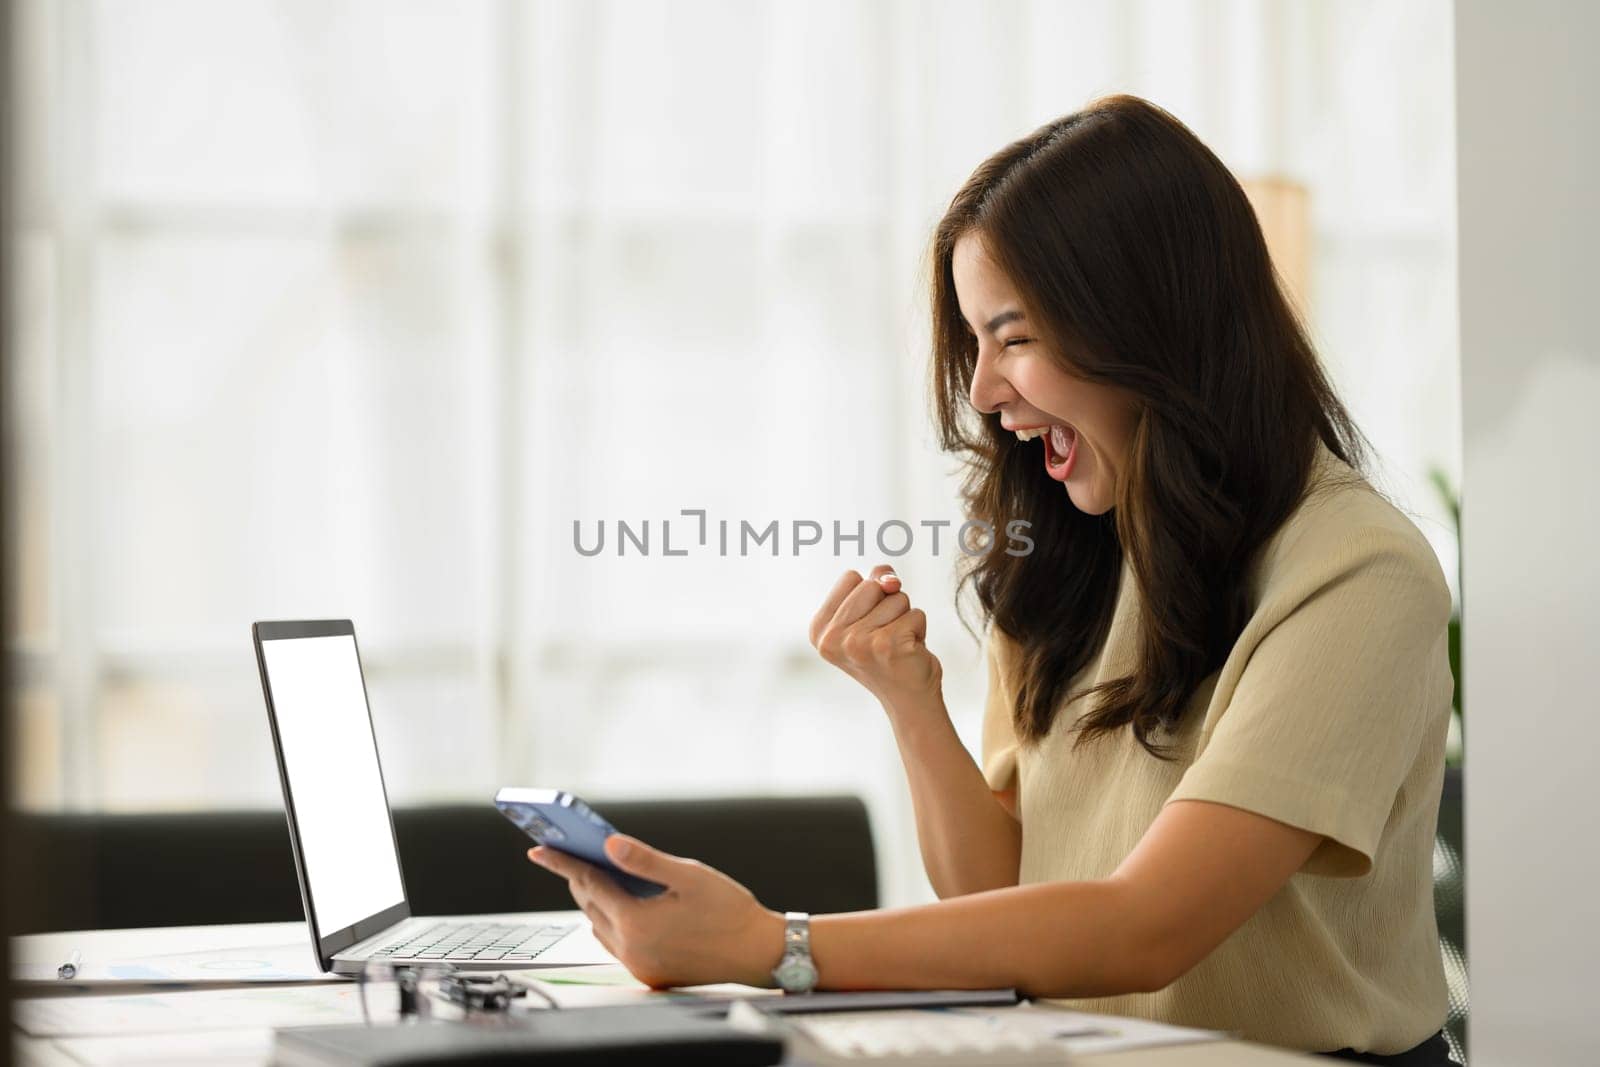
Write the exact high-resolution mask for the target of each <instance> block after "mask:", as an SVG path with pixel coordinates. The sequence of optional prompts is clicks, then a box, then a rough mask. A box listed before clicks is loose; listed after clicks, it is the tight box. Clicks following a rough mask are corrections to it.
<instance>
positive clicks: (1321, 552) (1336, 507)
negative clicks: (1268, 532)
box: [1255, 446, 1450, 626]
mask: <svg viewBox="0 0 1600 1067" xmlns="http://www.w3.org/2000/svg"><path fill="white" fill-rule="evenodd" d="M1351 579H1356V580H1358V581H1360V580H1362V579H1366V580H1377V581H1380V582H1388V583H1390V584H1392V585H1393V587H1394V588H1395V590H1396V593H1397V595H1399V594H1401V593H1403V594H1404V595H1405V596H1406V597H1407V598H1409V599H1412V600H1416V599H1417V598H1419V597H1420V598H1421V600H1422V601H1423V602H1422V603H1419V604H1415V605H1413V606H1414V607H1416V608H1418V609H1420V610H1421V613H1422V615H1423V616H1424V617H1428V618H1431V617H1432V616H1435V615H1437V616H1438V620H1439V623H1440V625H1441V626H1442V625H1443V623H1444V620H1445V619H1447V618H1448V617H1449V613H1450V589H1449V585H1448V584H1447V583H1446V581H1445V577H1444V571H1443V570H1442V569H1441V568H1440V566H1439V558H1438V556H1437V554H1436V553H1435V552H1434V550H1433V546H1432V545H1430V544H1429V543H1428V539H1427V538H1426V537H1424V536H1423V534H1422V531H1421V530H1419V529H1418V528H1417V524H1416V523H1415V522H1413V521H1412V520H1411V519H1410V517H1408V516H1407V515H1406V514H1405V512H1403V511H1401V510H1400V509H1399V508H1398V507H1396V506H1395V505H1394V504H1393V503H1391V502H1390V501H1389V500H1388V499H1387V498H1386V497H1384V495H1383V494H1382V493H1380V492H1379V491H1378V490H1377V489H1376V488H1374V487H1373V485H1372V484H1371V483H1370V482H1369V481H1368V480H1367V479H1366V478H1365V477H1364V476H1363V475H1362V474H1361V473H1360V472H1359V471H1357V470H1355V469H1353V468H1352V467H1350V465H1349V464H1347V463H1345V462H1344V461H1343V460H1341V459H1339V458H1338V457H1337V456H1335V455H1334V454H1333V453H1332V452H1330V451H1328V449H1327V448H1326V447H1325V446H1319V447H1318V455H1317V459H1316V462H1315V464H1314V466H1313V470H1312V476H1311V479H1310V482H1309V484H1308V486H1307V490H1306V494H1305V496H1304V497H1303V498H1302V499H1301V502H1300V504H1299V506H1298V507H1297V508H1296V509H1295V510H1294V512H1292V513H1291V514H1290V516H1289V518H1288V519H1287V520H1285V522H1284V524H1283V526H1282V527H1281V528H1280V529H1279V530H1278V532H1277V533H1276V534H1275V535H1274V536H1273V537H1272V538H1271V539H1270V540H1269V541H1268V542H1267V544H1266V545H1265V546H1264V547H1263V550H1262V554H1261V559H1260V563H1259V565H1258V567H1257V575H1256V583H1255V584H1256V592H1257V596H1258V602H1259V603H1260V605H1261V606H1262V607H1263V608H1266V607H1268V606H1269V605H1270V604H1272V603H1273V602H1278V606H1279V607H1288V606H1291V605H1290V604H1288V603H1284V602H1285V601H1289V602H1299V601H1303V600H1305V599H1307V598H1309V597H1311V596H1314V595H1318V594H1331V595H1338V591H1339V587H1340V585H1341V583H1348V582H1349V581H1350V580H1351Z"/></svg>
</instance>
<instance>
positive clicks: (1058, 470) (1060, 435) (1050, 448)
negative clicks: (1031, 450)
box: [1016, 422, 1078, 482]
mask: <svg viewBox="0 0 1600 1067" xmlns="http://www.w3.org/2000/svg"><path fill="white" fill-rule="evenodd" d="M1016 434H1017V440H1019V441H1031V440H1033V439H1034V438H1035V437H1042V438H1044V470H1045V473H1046V474H1048V475H1050V477H1052V478H1054V479H1055V480H1056V481H1058V482H1064V481H1066V480H1067V478H1068V476H1070V475H1071V474H1072V468H1073V465H1074V464H1075V462H1076V461H1077V458H1078V431H1077V430H1076V429H1074V428H1073V427H1071V426H1068V425H1067V424H1066V423H1060V422H1058V423H1054V424H1052V425H1050V426H1032V427H1029V428H1028V429H1025V430H1017V431H1016Z"/></svg>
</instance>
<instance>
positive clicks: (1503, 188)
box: [1456, 0, 1600, 1067]
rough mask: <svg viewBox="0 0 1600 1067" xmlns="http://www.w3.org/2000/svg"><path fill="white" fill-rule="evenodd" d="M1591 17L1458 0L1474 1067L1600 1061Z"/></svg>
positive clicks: (1554, 0) (1596, 129)
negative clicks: (1599, 1023) (1597, 1017)
mask: <svg viewBox="0 0 1600 1067" xmlns="http://www.w3.org/2000/svg"><path fill="white" fill-rule="evenodd" d="M1596 49H1600V4H1594V3H1590V2H1588V0H1569V2H1564V3H1563V2H1560V0H1539V2H1533V3H1529V2H1522V3H1517V4H1507V3H1504V2H1502V0H1459V2H1458V4H1457V12H1456V79H1457V89H1458V111H1457V126H1458V135H1459V146H1458V165H1459V168H1460V175H1459V186H1458V196H1459V209H1460V255H1461V360H1462V374H1461V384H1462V404H1463V420H1462V422H1463V434H1464V437H1465V449H1464V458H1465V464H1464V468H1465V471H1464V479H1465V481H1464V498H1463V503H1464V515H1463V527H1464V534H1463V539H1464V547H1465V577H1464V579H1463V586H1464V590H1463V591H1464V596H1465V609H1466V616H1465V625H1464V637H1465V642H1466V644H1465V655H1464V660H1465V663H1466V678H1465V698H1466V724H1467V725H1466V738H1467V754H1466V766H1467V775H1466V788H1467V794H1466V804H1467V813H1466V834H1467V865H1468V883H1467V947H1468V955H1469V959H1470V968H1471V976H1472V987H1473V988H1472V993H1473V1004H1472V1015H1471V1024H1470V1025H1471V1031H1470V1034H1469V1046H1470V1051H1471V1056H1472V1062H1473V1065H1474V1067H1497V1065H1500V1064H1516V1065H1521V1064H1545V1065H1560V1064H1580V1063H1582V1064H1592V1063H1595V1062H1597V1061H1600V1052H1597V1051H1596V1047H1597V1044H1600V1034H1597V1031H1596V1029H1595V1026H1594V1022H1593V1013H1594V1010H1595V1009H1594V997H1595V994H1596V992H1597V991H1600V977H1597V975H1600V908H1597V907H1596V903H1595V901H1596V898H1597V889H1600V850H1597V848H1596V839H1595V838H1596V826H1597V819H1596V811H1595V809H1596V801H1595V787H1594V770H1595V767H1596V766H1597V764H1600V759H1597V754H1600V714H1597V712H1600V698H1597V693H1600V560H1597V557H1596V552H1595V549H1596V544H1597V541H1600V537H1597V528H1600V479H1597V477H1596V473H1595V469H1594V467H1595V456H1596V455H1597V454H1600V433H1597V431H1596V426H1597V425H1600V422H1597V418H1600V410H1597V409H1600V312H1597V307H1600V304H1597V299H1596V294H1595V292H1594V288H1595V285H1594V283H1595V279H1596V270H1595V262H1594V259H1595V256H1596V254H1597V253H1600V204H1597V200H1596V197H1595V193H1594V191H1595V189H1596V187H1597V181H1600V118H1597V116H1596V114H1595V107H1594V101H1595V100H1597V99H1600V66H1597V65H1596V64H1595V63H1594V61H1593V53H1594V52H1595V51H1596Z"/></svg>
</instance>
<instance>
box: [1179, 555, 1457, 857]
mask: <svg viewBox="0 0 1600 1067" xmlns="http://www.w3.org/2000/svg"><path fill="white" fill-rule="evenodd" d="M1329 555H1331V557H1332V558H1329V556H1324V558H1323V559H1322V560H1320V561H1319V562H1318V564H1317V565H1316V567H1315V568H1313V569H1312V570H1311V572H1310V573H1311V574H1312V576H1311V577H1310V578H1309V579H1308V580H1305V581H1303V582H1302V584H1301V587H1300V588H1299V589H1296V590H1293V591H1292V593H1291V594H1290V595H1289V596H1288V597H1286V598H1285V599H1283V600H1281V601H1280V602H1279V603H1278V604H1277V605H1275V607H1274V610H1273V611H1272V612H1271V613H1270V616H1269V619H1268V621H1267V623H1266V625H1267V629H1266V630H1265V632H1264V633H1263V634H1260V635H1259V638H1258V640H1256V642H1255V644H1254V647H1253V648H1251V649H1250V650H1249V652H1248V659H1246V660H1245V662H1244V665H1243V669H1242V672H1240V673H1238V675H1237V681H1236V683H1235V684H1234V686H1233V688H1232V695H1231V698H1229V699H1228V702H1227V704H1226V706H1225V707H1224V708H1222V710H1221V711H1220V712H1218V711H1216V710H1215V708H1214V707H1213V709H1212V710H1211V711H1210V712H1209V714H1210V715H1212V716H1213V717H1214V721H1213V722H1208V723H1207V724H1206V725H1207V729H1208V730H1209V733H1210V736H1209V738H1203V740H1202V745H1203V747H1202V748H1201V751H1200V752H1199V754H1198V755H1197V757H1196V759H1195V761H1194V763H1193V764H1192V765H1191V766H1190V767H1189V768H1188V770H1187V771H1186V772H1185V774H1184V776H1183V778H1182V780H1181V781H1180V782H1179V783H1178V786H1177V788H1176V789H1175V790H1174V791H1173V793H1172V795H1171V796H1170V797H1169V798H1168V802H1169V803H1170V802H1171V801H1173V800H1208V801H1213V802H1216V803H1220V804H1227V805H1229V806H1231V807H1237V808H1243V809H1245V810H1247V811H1253V812H1256V813H1257V814H1260V815H1265V816H1267V817H1268V818H1271V819H1276V820H1278V821H1279V822H1284V823H1288V824H1289V825H1291V826H1298V827H1300V828H1301V829H1305V830H1310V831H1312V832H1314V833H1317V834H1320V835H1322V836H1323V837H1324V838H1326V840H1325V841H1324V842H1323V844H1322V845H1321V846H1320V847H1319V848H1318V849H1317V851H1316V852H1314V853H1313V854H1312V856H1311V859H1310V860H1308V861H1307V862H1306V864H1305V866H1304V867H1303V868H1302V870H1303V871H1304V872H1305V873H1308V874H1320V875H1329V876H1334V877H1351V878H1354V877H1361V876H1362V875H1365V874H1366V873H1367V872H1368V871H1370V870H1371V869H1372V859H1373V856H1374V855H1375V854H1376V852H1377V846H1378V841H1379V839H1380V837H1381V836H1382V833H1383V830H1384V827H1385V825H1386V824H1387V822H1388V820H1389V816H1390V812H1391V811H1392V810H1393V808H1394V804H1395V799H1396V796H1397V794H1398V792H1399V789H1400V786H1401V783H1402V782H1403V781H1404V780H1405V778H1406V776H1407V774H1408V773H1409V771H1410V769H1411V767H1412V765H1413V763H1414V761H1415V760H1416V758H1417V755H1418V753H1419V751H1420V746H1421V744H1422V741H1423V739H1424V738H1425V737H1427V736H1429V735H1430V733H1431V731H1432V730H1434V729H1435V728H1437V726H1438V725H1439V718H1440V717H1441V716H1443V715H1445V714H1447V711H1446V708H1447V707H1448V705H1449V701H1450V695H1449V694H1450V690H1449V685H1450V681H1449V666H1448V659H1447V654H1446V652H1445V644H1444V642H1445V630H1446V625H1447V622H1448V619H1449V613H1450V595H1449V591H1448V589H1447V588H1446V587H1445V584H1444V579H1443V575H1442V574H1441V573H1440V571H1439V568H1438V564H1437V562H1436V561H1435V560H1434V559H1433V556H1432V552H1431V550H1430V549H1428V548H1427V547H1426V544H1425V543H1423V544H1422V545H1421V546H1418V545H1415V544H1413V543H1412V542H1411V541H1410V540H1409V539H1407V538H1403V537H1401V536H1399V535H1397V534H1395V533H1393V532H1392V531H1385V530H1378V531H1362V533H1361V534H1360V535H1358V536H1356V537H1354V538H1352V539H1350V540H1349V541H1348V542H1346V544H1344V545H1341V546H1339V548H1338V549H1337V550H1336V551H1334V552H1332V553H1330V554H1329ZM1301 573H1302V574H1304V573H1307V572H1306V571H1302V572H1301ZM1265 603H1266V598H1265V597H1264V599H1263V604H1264V605H1265ZM1259 615H1260V613H1259V612H1258V616H1259ZM1273 619H1275V620H1276V621H1272V620H1273ZM1254 624H1255V620H1252V625H1254ZM1249 632H1250V627H1247V628H1246V635H1248V634H1249ZM1246 635H1241V643H1246V642H1245V636H1246ZM1236 654H1237V649H1236ZM1230 668H1234V664H1233V663H1232V662H1231V660H1230V663H1229V664H1225V665H1224V668H1223V678H1222V680H1223V681H1225V680H1226V676H1227V674H1228V673H1229V671H1230ZM1441 758H1442V754H1441Z"/></svg>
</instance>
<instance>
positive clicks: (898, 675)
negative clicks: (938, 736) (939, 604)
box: [811, 564, 944, 719]
mask: <svg viewBox="0 0 1600 1067" xmlns="http://www.w3.org/2000/svg"><path fill="white" fill-rule="evenodd" d="M927 636H928V617H927V615H925V614H924V613H923V612H922V611H921V609H919V608H913V607H912V606H911V599H910V598H909V597H908V596H906V594H905V593H904V592H902V591H901V583H900V576H899V575H897V574H895V573H894V570H893V569H892V568H890V567H889V566H887V565H883V564H880V565H879V566H877V567H874V568H873V569H872V573H871V574H870V575H869V576H867V577H865V578H863V577H862V576H861V575H859V574H857V573H856V572H855V571H853V570H852V571H846V572H845V573H844V575H843V577H841V578H840V579H839V580H838V582H836V583H835V584H834V587H833V589H832V591H831V592H829V593H828V598H827V600H825V601H824V602H823V604H822V607H821V608H820V609H819V610H818V611H817V614H816V616H815V617H814V618H813V619H812V620H811V644H812V647H814V648H815V649H816V650H817V652H818V653H820V654H821V656H822V658H823V659H825V660H827V661H828V662H829V663H831V664H833V665H834V666H835V667H838V668H839V669H840V670H842V671H844V672H845V673H846V674H848V675H849V676H850V677H852V678H854V679H855V680H856V681H858V682H860V683H861V684H862V685H863V686H865V687H866V689H867V691H868V692H869V693H871V694H872V695H873V696H875V697H877V698H878V701H879V702H880V703H881V704H882V705H883V707H884V710H885V711H887V712H888V713H889V716H890V718H891V719H896V718H898V717H901V716H905V715H910V716H918V715H925V714H928V713H929V711H928V709H929V707H930V706H932V707H937V708H939V709H943V707H944V694H943V689H942V682H943V679H944V669H943V668H942V667H941V666H940V665H939V658H938V657H937V656H935V655H934V654H933V653H932V652H930V651H928V646H927V644H926V643H925V641H926V638H927Z"/></svg>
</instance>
